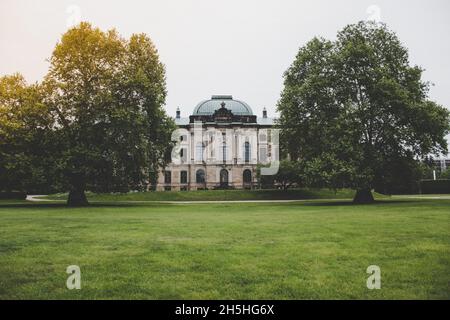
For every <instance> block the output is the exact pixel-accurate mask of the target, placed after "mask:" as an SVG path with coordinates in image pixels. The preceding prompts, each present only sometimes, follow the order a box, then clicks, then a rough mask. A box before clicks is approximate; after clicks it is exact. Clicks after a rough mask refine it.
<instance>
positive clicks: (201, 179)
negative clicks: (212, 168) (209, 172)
mask: <svg viewBox="0 0 450 320" xmlns="http://www.w3.org/2000/svg"><path fill="white" fill-rule="evenodd" d="M195 181H196V182H197V183H205V170H203V169H198V170H197V173H196V174H195Z"/></svg>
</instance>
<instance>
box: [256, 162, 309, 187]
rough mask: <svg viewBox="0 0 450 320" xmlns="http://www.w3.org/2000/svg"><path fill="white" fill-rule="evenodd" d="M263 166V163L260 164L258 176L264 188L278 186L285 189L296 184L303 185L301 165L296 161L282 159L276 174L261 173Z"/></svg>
mask: <svg viewBox="0 0 450 320" xmlns="http://www.w3.org/2000/svg"><path fill="white" fill-rule="evenodd" d="M263 167H264V166H263V165H259V166H258V168H257V177H258V181H259V183H260V185H261V187H262V188H273V187H276V186H278V187H281V188H282V189H283V190H287V189H288V188H289V187H292V186H294V185H296V186H300V185H301V182H302V176H301V172H300V166H299V165H298V163H296V162H294V161H290V160H281V161H280V166H279V168H278V171H277V173H276V174H274V175H261V168H263Z"/></svg>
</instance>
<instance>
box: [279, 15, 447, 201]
mask: <svg viewBox="0 0 450 320" xmlns="http://www.w3.org/2000/svg"><path fill="white" fill-rule="evenodd" d="M421 75H422V69H421V68H419V67H417V66H411V65H410V63H409V58H408V51H407V49H406V48H405V47H404V46H403V45H402V44H401V42H400V41H399V39H398V38H397V36H396V34H395V33H394V32H392V31H390V30H388V28H387V27H386V26H385V25H384V24H378V23H374V22H360V23H357V24H354V25H349V26H347V27H345V28H344V29H343V30H342V31H340V32H339V33H338V35H337V40H336V41H327V40H325V39H320V38H314V39H312V40H311V41H310V42H308V43H307V44H306V45H305V46H303V47H302V48H300V50H299V52H298V54H297V56H296V59H295V61H294V62H293V64H292V65H291V66H290V68H289V69H288V70H287V71H286V73H285V75H284V90H283V92H282V94H281V98H280V101H279V104H278V110H279V111H280V115H281V116H280V125H281V127H282V132H281V140H280V141H281V143H282V145H283V148H284V149H285V150H286V151H287V152H289V153H290V155H291V156H292V157H293V158H294V159H298V163H300V164H301V166H302V172H304V175H305V180H306V182H307V183H308V184H310V185H315V186H329V187H333V188H338V187H353V188H355V189H357V193H356V196H355V199H354V201H355V202H371V201H373V197H372V194H371V192H370V190H371V189H372V188H374V187H376V186H382V185H384V184H385V183H386V182H387V181H388V180H389V178H392V176H395V175H398V170H404V171H405V172H404V174H408V172H413V171H414V170H411V169H410V168H411V166H413V165H415V164H417V163H418V162H419V161H420V160H421V159H424V158H425V157H426V156H427V155H429V154H437V153H442V152H444V153H445V152H446V151H447V142H446V139H445V135H446V134H448V132H449V130H450V124H449V119H450V116H449V111H448V110H447V109H445V108H444V107H442V106H440V105H438V104H436V103H435V102H432V101H430V100H429V99H428V89H429V85H428V83H426V82H424V81H422V80H421ZM401 163H402V164H404V165H399V164H401ZM408 170H409V171H408Z"/></svg>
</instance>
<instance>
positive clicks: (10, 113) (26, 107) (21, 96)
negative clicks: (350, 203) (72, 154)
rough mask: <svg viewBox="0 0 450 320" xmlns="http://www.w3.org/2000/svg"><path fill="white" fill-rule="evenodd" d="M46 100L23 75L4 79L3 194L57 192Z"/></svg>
mask: <svg viewBox="0 0 450 320" xmlns="http://www.w3.org/2000/svg"><path fill="white" fill-rule="evenodd" d="M42 97H43V92H42V88H41V87H40V86H39V85H37V84H33V85H28V84H27V83H26V81H25V79H24V78H23V77H22V76H21V75H20V74H14V75H11V76H3V77H0V191H1V190H6V191H12V190H18V191H33V190H40V191H46V192H55V191H56V190H55V189H54V188H52V187H51V186H53V185H54V177H53V175H54V174H55V171H54V166H53V157H52V154H53V151H54V148H53V145H52V144H51V143H49V141H50V140H51V139H52V133H51V126H52V119H51V117H50V116H49V113H48V109H47V106H46V105H45V104H43V103H42ZM44 146H45V147H44Z"/></svg>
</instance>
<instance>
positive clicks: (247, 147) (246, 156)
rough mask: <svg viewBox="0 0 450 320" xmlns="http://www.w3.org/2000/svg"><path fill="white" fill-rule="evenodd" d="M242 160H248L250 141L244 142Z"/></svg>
mask: <svg viewBox="0 0 450 320" xmlns="http://www.w3.org/2000/svg"><path fill="white" fill-rule="evenodd" d="M244 161H245V162H250V142H248V141H247V142H245V143H244Z"/></svg>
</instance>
